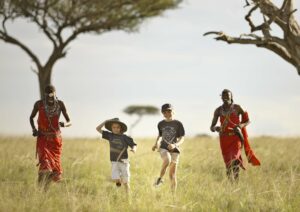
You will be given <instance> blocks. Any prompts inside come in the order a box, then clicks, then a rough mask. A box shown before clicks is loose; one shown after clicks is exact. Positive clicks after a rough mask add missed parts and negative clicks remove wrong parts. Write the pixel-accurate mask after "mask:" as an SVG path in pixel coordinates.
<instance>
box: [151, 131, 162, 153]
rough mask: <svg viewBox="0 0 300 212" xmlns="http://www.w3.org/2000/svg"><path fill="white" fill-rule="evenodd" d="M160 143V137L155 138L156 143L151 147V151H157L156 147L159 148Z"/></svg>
mask: <svg viewBox="0 0 300 212" xmlns="http://www.w3.org/2000/svg"><path fill="white" fill-rule="evenodd" d="M160 142H161V136H160V135H158V136H157V138H156V141H155V143H154V145H153V147H152V151H155V149H158V146H159V144H160Z"/></svg>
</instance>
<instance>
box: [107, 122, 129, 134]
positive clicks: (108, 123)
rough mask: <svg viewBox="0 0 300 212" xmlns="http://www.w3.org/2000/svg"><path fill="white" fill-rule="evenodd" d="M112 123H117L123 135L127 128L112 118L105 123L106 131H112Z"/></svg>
mask: <svg viewBox="0 0 300 212" xmlns="http://www.w3.org/2000/svg"><path fill="white" fill-rule="evenodd" d="M114 123H117V124H119V125H120V126H121V131H122V132H123V133H124V132H126V131H127V126H126V124H125V123H123V122H121V121H120V119H119V118H113V119H110V120H108V121H106V122H105V125H104V127H105V128H106V129H107V130H109V131H112V130H111V126H112V124H114Z"/></svg>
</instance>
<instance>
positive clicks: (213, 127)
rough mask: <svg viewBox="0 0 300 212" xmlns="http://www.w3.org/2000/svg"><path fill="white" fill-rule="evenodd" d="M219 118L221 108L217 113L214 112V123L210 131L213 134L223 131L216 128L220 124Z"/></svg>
mask: <svg viewBox="0 0 300 212" xmlns="http://www.w3.org/2000/svg"><path fill="white" fill-rule="evenodd" d="M219 116H220V114H219V108H217V109H216V110H215V112H214V117H213V119H212V122H211V125H210V130H211V131H212V132H215V131H217V132H219V131H220V130H221V128H220V127H216V124H217V122H218V118H219Z"/></svg>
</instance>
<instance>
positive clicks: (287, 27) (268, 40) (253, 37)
mask: <svg viewBox="0 0 300 212" xmlns="http://www.w3.org/2000/svg"><path fill="white" fill-rule="evenodd" d="M252 2H253V3H254V6H253V7H252V8H251V9H250V10H249V12H248V13H247V14H246V16H245V20H246V21H247V22H248V24H249V26H250V31H251V33H250V34H247V33H244V34H241V35H240V37H231V36H229V35H226V34H225V33H223V32H221V31H210V32H207V33H205V34H204V36H205V35H210V34H215V35H217V37H215V39H216V40H221V41H224V42H227V43H228V44H250V45H255V46H257V47H261V48H265V49H268V50H270V51H272V52H274V53H275V54H277V55H278V56H280V57H281V58H283V59H284V60H285V61H287V62H288V63H290V64H292V65H293V66H295V67H296V69H297V71H298V74H299V75H300V27H299V24H298V22H297V21H296V20H295V18H294V16H293V14H294V13H295V12H296V11H297V10H296V9H294V7H293V0H284V1H283V4H282V6H281V7H280V8H278V7H276V6H275V5H274V4H273V3H272V2H271V1H270V0H252ZM257 9H259V10H260V12H261V14H262V15H263V23H261V24H260V25H257V26H255V25H254V23H253V22H252V20H251V16H252V15H253V12H254V11H256V10H257ZM271 24H276V25H277V26H279V28H280V29H281V30H282V32H283V35H284V36H283V38H279V37H278V36H274V35H272V34H271ZM257 31H260V32H261V33H262V35H263V36H258V35H257V34H254V33H253V32H257Z"/></svg>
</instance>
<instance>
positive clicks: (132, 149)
mask: <svg viewBox="0 0 300 212" xmlns="http://www.w3.org/2000/svg"><path fill="white" fill-rule="evenodd" d="M136 149H137V145H134V146H133V147H132V148H131V150H130V151H131V152H133V153H135V152H136Z"/></svg>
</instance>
